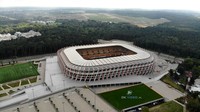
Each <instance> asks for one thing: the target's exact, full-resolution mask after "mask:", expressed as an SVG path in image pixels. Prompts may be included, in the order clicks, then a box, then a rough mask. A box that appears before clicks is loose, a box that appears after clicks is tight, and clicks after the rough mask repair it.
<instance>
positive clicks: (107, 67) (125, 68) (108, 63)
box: [57, 43, 155, 82]
mask: <svg viewBox="0 0 200 112" xmlns="http://www.w3.org/2000/svg"><path fill="white" fill-rule="evenodd" d="M57 56H58V64H59V66H60V68H61V71H62V72H63V73H64V74H65V75H66V76H67V77H69V78H70V79H72V80H76V81H86V82H90V81H99V80H106V79H111V78H117V77H124V76H127V75H147V74H150V73H151V72H153V70H154V67H155V60H154V57H153V56H152V55H151V54H150V53H148V52H145V51H144V50H142V49H140V48H137V47H135V46H132V45H128V44H120V43H110V44H96V45H85V46H73V47H67V48H62V49H60V50H58V52H57Z"/></svg>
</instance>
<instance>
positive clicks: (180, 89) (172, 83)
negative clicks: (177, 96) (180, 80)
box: [161, 75, 184, 93]
mask: <svg viewBox="0 0 200 112" xmlns="http://www.w3.org/2000/svg"><path fill="white" fill-rule="evenodd" d="M161 81H163V82H164V83H166V84H169V85H170V86H172V87H173V88H175V89H177V90H179V91H181V92H182V93H184V89H183V88H182V87H180V86H179V85H177V84H176V83H175V82H174V81H173V80H172V79H171V78H170V76H169V75H165V76H164V77H162V78H161Z"/></svg>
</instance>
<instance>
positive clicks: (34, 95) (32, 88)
mask: <svg viewBox="0 0 200 112" xmlns="http://www.w3.org/2000/svg"><path fill="white" fill-rule="evenodd" d="M32 92H33V98H34V97H35V95H34V89H33V88H32Z"/></svg>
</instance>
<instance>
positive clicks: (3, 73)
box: [0, 62, 39, 83]
mask: <svg viewBox="0 0 200 112" xmlns="http://www.w3.org/2000/svg"><path fill="white" fill-rule="evenodd" d="M36 75H39V73H38V72H37V67H36V66H35V65H34V64H33V63H32V62H28V63H23V64H15V65H8V66H4V67H1V68H0V83H5V82H9V81H14V80H19V79H22V78H27V77H31V76H36Z"/></svg>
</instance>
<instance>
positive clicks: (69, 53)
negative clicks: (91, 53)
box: [64, 43, 150, 66]
mask: <svg viewBox="0 0 200 112" xmlns="http://www.w3.org/2000/svg"><path fill="white" fill-rule="evenodd" d="M108 46H122V47H124V48H127V49H129V50H131V51H134V52H136V53H137V54H133V55H125V56H117V57H109V58H102V59H94V60H85V59H84V58H83V57H82V56H81V55H80V54H79V53H78V52H77V51H76V50H77V49H84V48H96V47H108ZM64 54H65V55H66V57H68V59H69V61H70V62H71V63H72V64H75V65H80V66H98V65H105V64H112V63H120V62H126V61H133V60H142V59H146V58H149V57H150V54H149V53H147V52H145V51H143V50H141V49H139V48H137V47H135V46H131V45H128V44H119V43H114V44H95V45H85V46H74V47H68V48H66V49H65V50H64Z"/></svg>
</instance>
